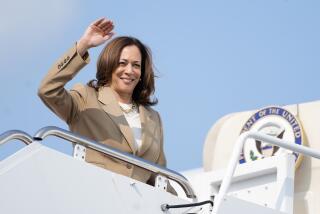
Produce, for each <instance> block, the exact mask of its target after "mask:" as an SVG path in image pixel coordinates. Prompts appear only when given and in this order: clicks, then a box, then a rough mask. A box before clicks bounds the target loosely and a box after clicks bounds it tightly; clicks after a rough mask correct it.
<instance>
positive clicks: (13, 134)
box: [0, 130, 33, 145]
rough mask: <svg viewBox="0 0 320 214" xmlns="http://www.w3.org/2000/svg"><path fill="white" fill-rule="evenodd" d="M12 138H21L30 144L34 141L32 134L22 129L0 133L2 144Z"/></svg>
mask: <svg viewBox="0 0 320 214" xmlns="http://www.w3.org/2000/svg"><path fill="white" fill-rule="evenodd" d="M10 140H20V141H22V142H23V143H24V144H26V145H29V144H30V143H32V141H33V139H32V137H31V136H30V135H28V134H27V133H25V132H23V131H20V130H10V131H7V132H4V133H3V134H1V135H0V145H2V144H5V143H6V142H8V141H10Z"/></svg>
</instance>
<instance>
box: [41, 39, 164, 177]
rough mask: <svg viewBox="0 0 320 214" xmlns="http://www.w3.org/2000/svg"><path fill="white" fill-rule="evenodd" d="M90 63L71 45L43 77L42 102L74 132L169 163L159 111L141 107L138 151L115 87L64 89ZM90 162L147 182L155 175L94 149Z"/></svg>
mask: <svg viewBox="0 0 320 214" xmlns="http://www.w3.org/2000/svg"><path fill="white" fill-rule="evenodd" d="M87 63H89V57H86V59H83V58H82V57H81V56H80V55H79V54H78V53H77V50H76V45H74V46H73V47H71V48H70V49H69V50H68V51H67V52H66V53H65V54H63V55H62V57H61V58H60V59H59V60H58V61H57V62H56V63H55V64H54V65H53V67H52V68H51V69H50V71H49V73H48V74H47V75H46V76H45V78H44V79H43V80H42V82H41V85H40V88H39V91H38V94H39V96H40V98H41V99H42V101H43V102H44V103H45V104H46V105H47V106H48V107H49V108H50V109H51V110H52V111H53V112H54V113H55V114H56V115H58V116H59V117H60V118H61V119H63V120H64V121H66V122H67V124H68V125H69V128H70V130H71V131H73V132H75V133H78V134H80V135H82V136H85V137H87V138H90V139H92V140H95V141H99V142H100V143H103V144H106V145H108V146H111V147H113V148H116V149H118V150H120V151H123V152H127V153H130V154H134V155H136V156H139V157H141V158H144V159H146V160H149V161H151V162H154V163H157V164H159V165H161V166H165V165H166V160H165V156H164V153H163V133H162V124H161V120H160V116H159V114H158V113H157V112H156V111H154V110H153V109H151V108H150V107H145V106H141V105H140V106H139V112H140V119H141V127H142V146H141V149H140V150H139V151H138V149H137V147H136V144H135V142H134V136H133V132H132V130H131V128H130V127H129V125H128V123H127V121H126V119H125V117H124V115H123V113H122V111H121V109H120V107H119V104H118V102H117V100H116V98H115V95H114V92H113V90H112V89H111V88H109V87H103V88H101V89H100V90H99V91H98V92H97V91H95V90H94V89H93V88H91V87H88V86H85V85H81V84H77V85H75V86H74V87H73V89H72V90H70V91H67V90H66V89H65V88H64V86H65V84H66V83H67V82H68V81H70V80H71V79H72V78H73V77H74V76H75V75H76V74H77V73H78V72H79V71H80V69H81V68H83V67H84V66H85V65H86V64H87ZM86 161H87V162H90V163H93V164H95V165H97V166H100V167H103V168H105V169H108V170H111V171H113V172H116V173H119V174H122V175H125V176H129V177H132V178H134V179H137V180H139V181H142V182H145V183H146V182H148V180H149V178H150V176H151V173H150V172H147V171H146V170H143V169H141V168H139V167H136V166H133V165H130V164H126V163H124V162H123V161H120V160H117V159H114V158H110V157H108V156H106V155H103V154H102V153H100V152H96V151H94V150H91V149H88V150H87V154H86Z"/></svg>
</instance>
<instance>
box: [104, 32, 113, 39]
mask: <svg viewBox="0 0 320 214" xmlns="http://www.w3.org/2000/svg"><path fill="white" fill-rule="evenodd" d="M113 35H114V32H110V33H108V34H107V35H105V36H104V37H103V40H104V41H107V40H109V39H110V38H111V37H113Z"/></svg>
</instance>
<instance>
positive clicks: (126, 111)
mask: <svg viewBox="0 0 320 214" xmlns="http://www.w3.org/2000/svg"><path fill="white" fill-rule="evenodd" d="M119 106H120V109H121V111H123V112H124V113H126V114H129V113H131V112H135V111H137V108H138V107H137V104H136V103H132V104H131V107H130V108H128V109H125V108H123V107H122V106H121V104H119Z"/></svg>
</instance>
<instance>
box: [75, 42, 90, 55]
mask: <svg viewBox="0 0 320 214" xmlns="http://www.w3.org/2000/svg"><path fill="white" fill-rule="evenodd" d="M89 48H90V47H89V45H88V44H87V42H86V41H85V40H84V39H83V38H81V39H79V41H77V51H78V53H79V54H80V56H84V55H85V53H86V52H87V51H88V50H89Z"/></svg>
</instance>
